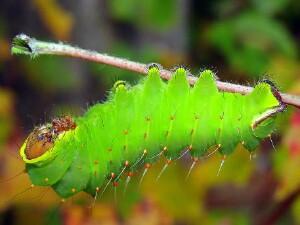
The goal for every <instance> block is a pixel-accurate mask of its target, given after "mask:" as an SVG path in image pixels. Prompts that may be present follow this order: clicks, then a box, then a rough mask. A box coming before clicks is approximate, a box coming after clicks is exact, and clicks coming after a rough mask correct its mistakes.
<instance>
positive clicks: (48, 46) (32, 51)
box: [11, 34, 300, 108]
mask: <svg viewBox="0 0 300 225" xmlns="http://www.w3.org/2000/svg"><path fill="white" fill-rule="evenodd" d="M11 52H12V54H16V55H19V54H22V55H29V56H31V57H32V58H34V57H36V56H39V55H62V56H70V57H74V58H80V59H84V60H87V61H92V62H96V63H101V64H107V65H111V66H114V67H118V68H120V69H125V70H129V71H132V72H137V73H140V74H147V73H148V66H147V65H146V64H142V63H138V62H134V61H130V60H127V59H122V58H118V57H114V56H110V55H107V54H101V53H98V52H95V51H90V50H85V49H81V48H78V47H74V46H70V45H67V44H64V43H52V42H44V41H39V40H36V39H35V38H31V37H29V36H27V35H25V34H19V35H17V36H16V37H15V38H14V39H13V44H12V48H11ZM160 72H161V77H162V78H163V79H166V80H169V79H170V78H171V75H172V73H171V71H169V70H166V69H162V70H161V71H160ZM188 80H189V83H190V84H191V85H193V84H194V83H195V82H196V80H197V78H196V77H193V76H189V77H188ZM217 86H218V88H219V90H222V91H225V92H233V93H241V94H247V93H249V92H251V91H252V89H253V88H252V87H249V86H243V85H238V84H232V83H228V82H222V81H217ZM280 95H281V98H282V101H283V102H284V103H285V104H287V105H291V106H295V107H297V108H300V97H299V96H295V95H290V94H285V93H280Z"/></svg>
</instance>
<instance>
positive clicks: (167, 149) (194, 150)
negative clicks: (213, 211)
mask: <svg viewBox="0 0 300 225" xmlns="http://www.w3.org/2000/svg"><path fill="white" fill-rule="evenodd" d="M186 74H187V72H186V70H184V69H183V68H179V69H177V70H176V71H175V73H174V75H173V77H172V79H171V80H170V81H169V82H168V83H165V82H163V81H162V80H161V78H160V76H159V69H158V68H157V67H152V68H150V69H149V73H148V76H147V77H146V78H145V79H144V80H142V81H141V82H140V83H139V84H138V85H136V86H133V87H129V86H128V85H126V83H123V82H119V83H117V84H116V85H115V86H114V88H113V91H112V93H111V95H110V96H109V99H108V100H107V101H106V102H105V103H99V104H96V105H94V106H92V107H91V108H90V109H89V110H88V111H87V112H86V113H85V114H84V115H83V116H82V117H79V118H75V119H74V122H75V124H76V126H72V128H70V129H67V130H66V129H62V130H60V132H59V134H58V135H57V136H55V137H54V138H53V144H52V146H51V148H49V149H47V151H46V152H45V153H44V154H42V155H41V156H38V157H36V158H34V159H28V158H27V156H26V152H25V149H26V148H28V146H27V142H28V140H27V141H25V143H24V145H23V146H22V147H21V150H20V153H21V156H22V158H23V159H24V161H25V163H26V164H27V166H26V167H27V172H28V174H29V177H30V179H31V181H32V183H33V184H34V185H40V186H52V188H53V189H54V190H55V191H56V192H57V193H58V194H59V195H60V196H61V197H63V198H65V197H69V196H72V195H74V194H75V193H77V192H80V191H85V192H88V193H90V194H91V195H95V194H96V191H97V192H98V191H99V190H101V187H102V189H103V188H104V187H106V186H107V185H108V184H109V183H113V182H114V181H117V180H118V179H120V178H121V177H122V174H125V173H128V172H129V173H131V172H133V171H136V170H138V169H139V168H140V167H144V166H145V165H148V166H150V165H151V164H152V163H154V162H155V161H157V159H158V158H159V156H161V155H164V156H165V157H166V159H167V160H168V162H171V161H172V160H176V159H177V158H179V157H180V155H181V153H182V150H185V149H189V150H190V151H189V152H190V154H191V156H192V157H194V158H198V157H201V156H203V155H206V154H207V152H208V150H209V149H210V148H211V147H216V148H217V149H218V151H219V152H220V153H221V154H223V155H229V154H230V153H232V152H233V151H234V149H235V147H236V146H237V144H239V143H242V144H243V145H244V146H245V148H246V149H248V151H250V152H251V151H254V150H255V148H256V147H257V146H258V145H259V142H260V140H261V139H263V138H265V137H267V136H268V135H270V133H272V131H273V129H274V116H275V115H276V114H277V113H278V112H280V109H281V108H282V103H281V101H280V99H278V97H276V93H275V92H274V88H273V87H272V86H271V85H270V84H268V83H266V82H262V83H259V84H258V85H257V86H256V87H255V88H254V89H253V92H252V93H250V94H248V95H244V96H243V95H241V94H238V93H225V92H220V91H218V89H217V87H216V84H215V78H214V74H213V73H212V72H211V71H209V70H206V71H204V72H202V73H201V75H200V78H199V79H198V81H197V82H196V83H195V85H194V87H190V86H189V84H188V81H187V79H186ZM281 111H282V110H281ZM49 129H50V130H51V125H50V128H49ZM48 147H49V145H48Z"/></svg>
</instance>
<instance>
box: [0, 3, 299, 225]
mask: <svg viewBox="0 0 300 225" xmlns="http://www.w3.org/2000/svg"><path fill="white" fill-rule="evenodd" d="M299 24H300V1H298V0H264V1H261V0H223V1H221V0H219V1H211V0H203V1H202V0H201V1H199V0H163V1H161V0H160V1H159V0H78V1H72V0H28V1H16V0H1V2H0V160H1V163H0V179H1V181H0V212H1V214H0V224H23V225H26V224H30V225H32V224H51V225H58V224H68V225H69V224H72V225H83V224H132V225H134V224H139V225H146V224H147V225H148V224H182V225H184V224H220V225H231V224H243V225H248V224H257V225H258V224H300V197H299V196H300V170H299V165H300V111H299V110H296V109H293V108H289V110H288V111H287V112H285V113H284V114H282V115H280V118H278V123H277V130H276V133H275V134H274V135H273V136H272V140H273V142H274V145H275V148H276V151H275V150H274V149H273V148H272V144H271V142H270V140H265V141H263V142H262V144H261V146H260V149H259V150H258V151H257V154H256V157H252V160H250V157H249V154H248V153H247V152H246V151H245V150H244V149H242V148H241V147H240V148H238V149H237V150H236V151H235V153H234V154H233V155H232V156H230V157H229V158H228V160H227V161H226V162H225V164H224V167H223V169H222V171H221V174H220V176H218V177H217V171H218V168H219V165H220V161H221V158H220V156H218V155H214V156H213V157H211V158H210V159H207V160H204V161H201V162H200V163H198V164H197V166H196V168H195V169H194V170H193V172H192V174H191V176H190V178H189V179H188V180H187V181H185V176H186V174H187V172H188V169H189V167H190V165H191V160H190V159H189V158H188V157H186V158H184V159H183V160H181V161H180V162H176V163H175V164H171V165H170V166H169V168H168V169H167V171H166V172H165V173H164V174H163V175H162V177H161V178H160V180H159V182H155V178H156V176H157V174H158V173H159V170H160V169H161V167H162V166H163V161H161V162H159V163H158V164H157V165H155V166H154V167H153V168H151V170H150V172H149V174H147V176H146V178H145V180H144V182H143V185H142V187H141V188H138V186H137V185H136V184H134V183H137V180H138V179H139V177H140V174H138V175H137V176H136V177H135V178H134V179H133V180H134V181H133V182H132V183H130V185H129V190H128V191H127V193H126V195H125V196H122V187H123V186H122V185H123V184H121V185H120V187H119V188H118V189H117V191H118V192H117V195H118V198H117V201H115V200H114V197H113V195H114V194H113V192H114V191H113V189H112V188H110V189H109V190H108V191H107V192H106V195H105V196H104V197H103V198H102V199H101V200H98V201H97V203H96V204H95V206H94V207H93V210H92V212H91V210H90V209H89V206H90V204H91V202H92V201H93V199H92V198H91V197H89V196H87V195H85V194H81V195H79V196H75V197H73V198H71V199H68V200H67V201H66V202H65V203H61V201H60V199H59V197H58V196H56V194H55V193H53V191H52V190H51V189H50V188H39V187H34V188H32V189H29V190H28V187H29V185H30V182H29V179H28V177H27V175H24V174H22V175H19V176H16V177H13V176H14V175H16V174H19V173H20V171H22V169H24V164H23V163H22V161H21V160H20V159H19V157H18V148H19V146H20V144H21V143H22V141H23V140H24V138H25V137H26V135H28V133H29V132H30V130H32V128H33V127H34V126H37V125H39V124H42V123H44V122H46V121H49V120H51V119H52V118H54V117H55V116H58V115H62V114H72V115H80V114H82V113H83V112H84V111H85V110H86V108H87V107H88V106H89V105H91V104H94V103H95V102H99V101H102V100H104V99H105V97H106V96H107V93H108V90H109V89H110V88H111V86H112V85H113V83H114V82H115V81H116V80H118V79H126V80H128V81H130V82H131V83H132V84H134V83H136V82H137V81H138V79H140V77H141V76H139V75H137V74H133V73H129V72H126V71H122V70H119V69H115V68H111V67H109V66H105V65H97V64H93V63H87V62H82V61H79V60H75V59H68V58H58V57H54V56H49V57H40V58H37V59H34V60H31V59H29V58H27V57H12V56H11V55H10V43H11V40H12V38H13V36H14V35H16V34H18V33H21V32H24V33H25V34H28V35H32V36H34V37H36V38H39V39H42V40H60V41H64V42H70V43H73V44H76V45H78V46H80V47H84V48H88V49H94V50H98V51H101V52H107V53H109V54H113V55H116V56H120V57H124V58H128V59H131V60H136V61H138V62H144V63H151V62H158V63H160V64H162V65H163V67H165V68H168V69H172V68H174V67H176V65H177V66H178V65H186V66H187V68H188V69H190V71H191V72H192V73H193V74H195V75H196V74H198V73H199V72H200V71H201V70H203V69H206V68H209V69H212V70H213V71H215V72H216V73H217V75H218V77H219V78H220V79H221V80H223V81H231V82H235V83H241V84H249V85H254V84H255V83H256V82H258V81H259V80H261V79H263V78H268V79H271V80H272V81H274V82H275V83H276V84H277V85H278V87H279V88H280V90H282V91H284V92H289V93H293V94H298V95H299V94H300V76H299V75H300V65H299V62H300V60H299V43H300V42H299V39H300V26H299ZM10 177H13V178H12V179H9V180H6V179H8V178H10Z"/></svg>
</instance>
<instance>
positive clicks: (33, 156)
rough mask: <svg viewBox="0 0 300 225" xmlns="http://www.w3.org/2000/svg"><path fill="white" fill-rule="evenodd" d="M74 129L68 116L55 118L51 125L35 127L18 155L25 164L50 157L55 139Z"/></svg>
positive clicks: (74, 125)
mask: <svg viewBox="0 0 300 225" xmlns="http://www.w3.org/2000/svg"><path fill="white" fill-rule="evenodd" d="M75 128H76V124H75V122H74V121H73V120H72V118H71V117H70V116H64V117H61V118H55V119H53V120H52V122H51V123H49V124H46V125H42V126H40V127H36V128H35V129H34V130H33V131H32V132H31V133H30V134H29V135H28V137H27V139H26V141H25V142H24V144H23V145H22V147H21V149H20V155H21V156H22V158H23V160H24V161H25V162H26V163H36V162H40V161H45V160H48V159H50V158H52V157H50V156H51V154H50V153H51V150H52V149H53V146H54V143H55V141H56V140H57V139H59V138H60V137H62V135H63V134H64V133H65V132H66V131H68V130H73V129H75Z"/></svg>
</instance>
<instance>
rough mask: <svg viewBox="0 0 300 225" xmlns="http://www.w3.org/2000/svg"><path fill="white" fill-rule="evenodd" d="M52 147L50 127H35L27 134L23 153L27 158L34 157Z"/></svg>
mask: <svg viewBox="0 0 300 225" xmlns="http://www.w3.org/2000/svg"><path fill="white" fill-rule="evenodd" d="M51 147H53V140H52V135H51V129H50V128H49V127H47V126H42V127H40V128H35V129H34V130H33V131H32V132H31V133H30V134H29V136H28V138H27V143H26V148H25V154H26V158H27V159H34V158H37V157H39V156H41V155H43V154H44V153H45V152H46V151H48V150H49V149H50V148H51Z"/></svg>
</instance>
